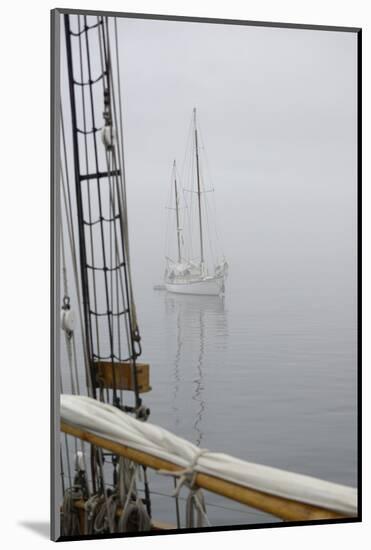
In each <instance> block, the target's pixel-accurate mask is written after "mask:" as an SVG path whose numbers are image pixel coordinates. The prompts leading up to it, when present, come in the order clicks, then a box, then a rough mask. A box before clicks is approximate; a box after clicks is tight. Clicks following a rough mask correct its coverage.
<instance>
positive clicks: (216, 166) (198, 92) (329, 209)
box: [118, 19, 356, 283]
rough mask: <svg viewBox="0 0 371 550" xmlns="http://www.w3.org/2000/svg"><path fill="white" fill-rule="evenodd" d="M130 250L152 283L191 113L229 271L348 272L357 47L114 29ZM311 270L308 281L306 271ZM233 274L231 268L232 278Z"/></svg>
mask: <svg viewBox="0 0 371 550" xmlns="http://www.w3.org/2000/svg"><path fill="white" fill-rule="evenodd" d="M118 28H119V33H120V56H121V70H122V81H123V102H124V110H125V117H124V119H125V128H124V130H125V146H126V148H125V153H126V165H127V181H128V184H127V185H128V197H129V206H130V235H131V240H132V242H133V251H134V249H135V253H136V254H138V255H140V256H141V261H142V259H143V258H147V259H148V260H149V261H150V264H149V265H152V266H153V272H154V273H156V274H158V275H157V276H158V278H160V276H161V273H162V268H163V264H162V258H163V246H164V227H165V219H166V211H165V210H164V206H165V203H166V199H167V194H168V190H169V182H170V172H171V165H172V161H173V158H175V157H176V158H177V159H179V161H182V160H183V156H184V152H185V146H186V138H187V132H188V128H189V121H190V116H191V111H192V108H193V107H194V106H196V107H197V109H198V115H199V121H200V126H201V130H202V134H203V138H204V143H205V148H206V152H207V157H208V161H209V165H210V174H211V179H212V182H211V185H212V186H214V188H215V199H216V206H217V213H218V227H219V232H220V234H221V236H222V240H223V245H224V250H225V253H226V256H227V258H228V260H229V262H230V264H231V271H232V272H233V271H235V272H236V270H239V269H240V268H241V267H242V266H243V265H245V263H246V264H247V265H246V266H245V267H246V269H248V270H249V271H250V270H251V266H252V264H255V265H256V263H259V264H260V263H261V264H262V265H264V266H266V265H267V264H271V263H272V259H274V258H275V259H276V262H275V263H276V268H277V269H278V271H279V264H280V263H287V262H292V264H293V265H294V264H295V263H297V262H299V263H300V264H301V265H303V262H307V263H308V266H309V265H311V266H312V267H313V263H316V264H318V262H322V263H323V269H327V271H330V274H329V275H330V276H332V275H335V273H336V278H338V277H339V276H340V277H346V278H347V282H348V283H349V282H350V281H349V277H351V276H352V274H351V271H353V272H354V258H355V256H354V255H355V208H356V35H355V34H350V33H339V32H325V31H308V30H293V29H276V28H261V27H256V28H254V27H247V26H228V25H210V24H200V23H183V22H170V21H146V20H143V21H142V20H133V19H128V20H126V19H121V20H119V25H118ZM312 267H311V269H310V271H312ZM242 271H243V268H242Z"/></svg>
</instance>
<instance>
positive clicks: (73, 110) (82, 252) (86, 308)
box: [64, 14, 96, 398]
mask: <svg viewBox="0 0 371 550" xmlns="http://www.w3.org/2000/svg"><path fill="white" fill-rule="evenodd" d="M64 24H65V34H66V50H67V67H68V77H69V78H68V81H69V90H70V102H71V117H72V128H73V129H75V128H77V120H76V101H75V90H74V84H73V59H72V47H71V29H70V18H69V16H68V15H67V14H66V15H65V16H64ZM72 141H73V154H74V168H75V187H76V203H77V211H78V220H82V219H83V206H82V195H81V187H80V157H79V144H78V139H77V132H76V131H74V132H72ZM78 229H79V248H80V267H81V269H80V271H81V279H82V284H81V288H82V297H83V307H84V313H85V315H84V320H85V332H86V340H87V346H88V354H89V357H91V353H92V347H93V339H92V331H91V324H90V316H89V313H88V312H89V310H90V301H89V291H88V277H87V272H86V270H85V267H84V266H85V264H86V247H85V235H84V228H83V225H82V223H78ZM90 373H91V379H92V380H94V371H93V365H92V364H91V363H90ZM92 385H93V387H92V392H93V397H94V398H95V397H96V391H95V384H94V383H93V384H92Z"/></svg>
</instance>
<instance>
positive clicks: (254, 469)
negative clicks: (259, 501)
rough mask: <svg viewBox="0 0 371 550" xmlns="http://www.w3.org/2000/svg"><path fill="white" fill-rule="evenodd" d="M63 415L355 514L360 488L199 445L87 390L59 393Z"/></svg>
mask: <svg viewBox="0 0 371 550" xmlns="http://www.w3.org/2000/svg"><path fill="white" fill-rule="evenodd" d="M60 413H61V419H62V420H63V421H65V422H67V423H70V424H73V425H75V426H77V427H79V428H81V429H83V430H86V431H90V432H92V433H94V434H96V435H99V436H101V437H105V438H107V439H110V440H112V441H115V442H117V443H120V444H122V445H125V446H127V447H131V448H133V449H136V450H139V451H143V452H146V453H149V454H152V455H154V456H156V457H158V458H161V459H163V460H166V461H168V462H172V463H173V464H177V465H178V466H180V467H181V468H182V469H183V470H185V469H187V470H188V469H191V470H192V471H193V472H201V473H205V474H207V475H210V476H213V477H217V478H219V479H222V480H226V481H229V482H231V483H236V484H238V485H242V486H244V487H249V488H251V489H254V490H257V491H261V492H264V493H268V494H271V495H276V496H279V497H282V498H287V499H291V500H295V501H299V502H304V503H307V504H311V505H313V506H319V507H321V508H326V509H329V510H336V511H338V512H340V513H343V514H345V515H350V516H354V515H356V514H357V490H356V489H354V488H352V487H347V486H344V485H339V484H336V483H331V482H328V481H323V480H319V479H316V478H313V477H310V476H305V475H301V474H295V473H291V472H286V471H284V470H278V469H277V468H271V467H269V466H262V465H260V464H254V463H251V462H245V461H243V460H239V459H237V458H234V457H232V456H230V455H227V454H223V453H216V452H211V451H207V450H206V449H203V450H202V452H201V453H200V449H199V448H198V447H197V446H196V445H193V444H192V443H190V442H188V441H186V440H185V439H182V438H180V437H178V436H176V435H174V434H172V433H170V432H168V431H167V430H164V429H163V428H160V427H158V426H155V425H153V424H151V423H149V422H140V421H138V420H136V419H135V418H133V417H131V416H129V415H128V414H126V413H124V412H122V411H120V410H119V409H117V408H115V407H113V406H111V405H107V404H104V403H100V402H98V401H96V400H94V399H91V398H89V397H84V396H72V395H61V411H60Z"/></svg>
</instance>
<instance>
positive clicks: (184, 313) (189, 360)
mask: <svg viewBox="0 0 371 550" xmlns="http://www.w3.org/2000/svg"><path fill="white" fill-rule="evenodd" d="M165 311H166V317H167V318H168V320H170V322H171V323H172V324H173V326H175V327H176V330H175V334H174V342H175V345H176V347H175V350H174V352H175V353H174V355H173V357H174V359H173V363H172V364H173V377H172V378H173V391H172V412H173V415H174V428H175V430H176V431H177V432H178V429H179V428H180V426H181V424H182V422H183V423H184V422H185V421H187V419H190V418H193V425H192V428H191V433H189V437H190V438H191V440H192V441H193V442H194V443H195V444H196V445H198V446H203V445H204V444H205V442H204V441H203V439H204V429H203V417H204V414H205V411H206V409H207V381H208V378H209V377H210V376H212V372H213V368H214V369H215V368H216V366H217V363H218V362H221V363H222V362H223V355H224V351H225V350H226V348H227V337H228V331H227V318H226V311H225V305H224V298H222V297H219V296H192V295H174V294H170V293H166V294H165ZM210 391H211V388H210ZM190 410H192V413H193V414H190ZM185 413H186V414H185ZM210 421H211V422H212V419H210ZM187 428H188V430H189V426H188V427H187V426H185V425H182V428H181V432H182V434H184V430H187Z"/></svg>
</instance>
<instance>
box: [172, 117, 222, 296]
mask: <svg viewBox="0 0 371 550" xmlns="http://www.w3.org/2000/svg"><path fill="white" fill-rule="evenodd" d="M192 133H193V137H194V151H193V152H192V156H193V159H194V160H195V169H194V170H193V180H195V183H196V189H195V190H193V189H191V190H189V192H190V193H195V194H196V195H197V205H196V211H197V218H198V220H197V222H196V224H193V223H192V218H191V216H190V215H189V216H188V225H189V227H188V237H189V241H191V240H192V237H191V235H192V231H193V229H194V226H195V225H196V226H197V231H196V233H197V241H198V243H199V244H198V248H199V255H197V256H196V257H193V255H192V250H191V246H189V247H188V252H186V247H185V246H184V237H185V236H184V228H183V227H182V225H181V216H180V206H179V203H180V190H179V186H178V182H177V176H176V173H177V172H176V164H175V161H174V166H173V178H172V179H173V182H172V184H173V185H174V196H175V207H174V210H175V214H176V244H177V258H176V260H173V259H171V258H170V257H167V258H166V262H167V264H166V270H165V277H164V284H165V288H166V290H167V291H168V292H173V293H176V294H198V295H212V296H218V295H222V294H224V291H225V279H226V275H227V269H228V264H227V262H226V260H225V258H224V256H222V257H221V259H220V260H219V261H216V262H215V261H214V262H213V267H210V266H209V265H208V262H207V259H206V254H205V234H204V233H205V216H206V218H208V212H207V202H206V199H205V193H206V192H207V191H205V190H204V189H203V187H202V178H201V169H200V155H199V137H198V129H197V119H196V109H193V130H192ZM186 210H188V214H189V209H188V207H187V208H186ZM183 222H186V216H183ZM209 241H210V235H209ZM188 244H189V245H190V243H188ZM210 246H211V245H210Z"/></svg>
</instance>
